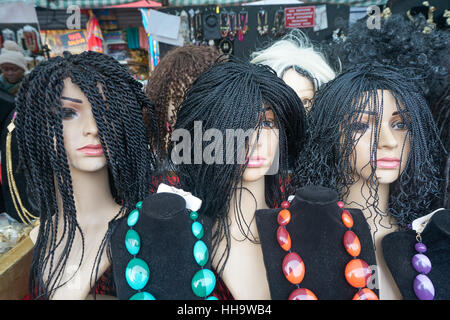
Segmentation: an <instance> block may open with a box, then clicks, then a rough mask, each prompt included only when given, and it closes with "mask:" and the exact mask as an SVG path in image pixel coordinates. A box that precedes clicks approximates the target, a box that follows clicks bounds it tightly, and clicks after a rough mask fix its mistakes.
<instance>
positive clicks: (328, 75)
mask: <svg viewBox="0 0 450 320" xmlns="http://www.w3.org/2000/svg"><path fill="white" fill-rule="evenodd" d="M251 58H252V61H251V62H252V63H260V64H264V65H267V66H269V67H271V68H272V69H274V70H275V72H276V73H277V75H278V76H279V77H280V78H282V79H283V80H284V82H286V84H287V85H289V86H290V87H291V88H292V89H294V91H295V92H296V93H297V95H298V96H299V98H300V99H301V100H302V102H303V105H304V106H305V108H306V109H307V110H309V109H310V107H311V104H312V101H313V98H314V94H315V92H316V91H317V90H318V89H319V88H320V87H321V86H322V85H323V84H324V83H326V82H328V81H330V80H332V79H333V78H334V77H335V73H334V71H333V70H332V69H331V68H330V67H329V66H328V64H327V62H326V60H325V58H324V57H323V55H322V53H321V52H320V51H318V50H317V49H316V48H314V47H313V45H312V44H311V42H310V40H309V39H308V37H307V36H306V35H305V34H304V33H303V32H301V31H300V30H298V29H293V30H292V31H291V32H290V33H289V34H288V35H286V36H285V37H283V38H282V39H281V40H279V41H276V42H275V43H273V44H272V45H271V46H270V47H268V48H266V49H264V50H261V51H258V52H254V53H252V55H251Z"/></svg>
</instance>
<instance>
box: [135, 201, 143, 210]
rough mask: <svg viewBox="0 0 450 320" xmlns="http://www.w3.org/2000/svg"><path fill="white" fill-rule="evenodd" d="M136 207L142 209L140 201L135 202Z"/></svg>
mask: <svg viewBox="0 0 450 320" xmlns="http://www.w3.org/2000/svg"><path fill="white" fill-rule="evenodd" d="M136 208H138V209H142V201H139V202H138V203H136Z"/></svg>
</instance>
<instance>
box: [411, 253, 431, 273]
mask: <svg viewBox="0 0 450 320" xmlns="http://www.w3.org/2000/svg"><path fill="white" fill-rule="evenodd" d="M412 265H413V267H414V269H416V271H417V272H419V273H424V274H428V273H430V271H431V261H430V259H428V257H427V256H426V255H424V254H421V253H418V254H416V255H414V257H413V258H412Z"/></svg>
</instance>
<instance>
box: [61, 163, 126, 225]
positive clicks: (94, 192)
mask: <svg viewBox="0 0 450 320" xmlns="http://www.w3.org/2000/svg"><path fill="white" fill-rule="evenodd" d="M70 174H71V178H72V188H73V198H74V202H75V209H76V212H77V220H78V222H79V223H80V225H85V224H92V223H93V222H94V221H95V220H97V221H102V222H103V223H104V222H105V219H112V218H113V217H114V216H115V215H116V214H117V213H118V210H119V207H120V206H119V205H118V204H117V203H116V202H115V201H114V198H113V196H112V194H111V190H110V186H109V176H108V168H107V167H104V168H102V169H100V170H98V171H95V172H86V171H81V170H78V169H76V168H73V167H71V168H70ZM62 208H63V206H62V198H61V194H60V193H59V192H58V211H59V214H60V215H61V214H62V212H63V211H62ZM93 219H94V221H93ZM108 221H109V220H108Z"/></svg>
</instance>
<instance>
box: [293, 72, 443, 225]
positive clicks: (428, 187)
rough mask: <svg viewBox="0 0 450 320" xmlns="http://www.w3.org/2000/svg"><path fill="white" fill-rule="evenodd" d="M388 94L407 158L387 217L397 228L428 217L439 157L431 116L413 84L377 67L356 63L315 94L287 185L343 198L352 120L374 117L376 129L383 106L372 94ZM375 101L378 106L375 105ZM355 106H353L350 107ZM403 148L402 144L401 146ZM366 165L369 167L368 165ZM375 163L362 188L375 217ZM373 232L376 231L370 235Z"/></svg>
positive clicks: (352, 159)
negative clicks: (401, 128) (327, 190)
mask: <svg viewBox="0 0 450 320" xmlns="http://www.w3.org/2000/svg"><path fill="white" fill-rule="evenodd" d="M379 89H381V90H388V91H389V92H390V93H391V94H392V95H393V97H394V98H395V101H396V104H397V108H398V111H399V113H400V116H401V118H402V121H403V122H404V123H405V124H406V127H407V130H408V133H407V136H409V139H410V146H411V147H410V153H409V157H408V159H407V162H406V167H405V168H404V170H403V172H402V173H401V175H400V176H399V178H398V179H397V180H396V181H395V182H393V183H391V184H390V190H389V202H388V213H389V214H390V215H391V216H392V217H393V218H394V219H395V223H397V224H398V225H399V226H400V227H401V228H406V227H407V225H408V224H409V223H411V222H412V221H413V220H414V219H415V218H417V217H420V216H423V215H425V214H428V213H429V212H430V209H431V208H430V206H431V203H432V202H433V201H434V200H435V199H436V198H438V197H442V193H441V192H440V189H439V179H441V178H442V177H440V173H439V166H438V159H439V158H440V157H445V151H444V150H443V146H442V142H441V140H440V138H439V134H438V131H437V128H436V125H435V122H434V120H433V117H432V115H431V112H430V110H429V108H428V106H427V104H426V102H425V100H424V99H423V97H422V96H421V95H420V94H419V93H418V92H417V90H416V88H415V87H414V85H413V84H412V83H411V82H410V81H408V79H406V78H405V77H403V76H402V75H401V74H400V73H398V72H397V69H395V68H392V67H387V66H382V65H379V64H372V65H371V64H362V65H359V66H356V67H354V68H352V69H350V70H348V71H347V72H345V73H343V74H341V75H339V76H338V77H337V78H336V79H334V80H333V81H331V82H329V83H327V84H326V85H325V86H324V87H323V88H321V90H320V91H319V93H318V95H317V98H316V100H315V102H314V105H313V107H312V109H311V111H310V113H309V114H308V117H309V120H310V125H309V128H310V130H309V132H308V138H309V140H308V142H307V144H306V146H305V148H304V151H303V152H302V153H300V155H299V159H298V161H297V165H296V168H295V172H294V175H293V184H294V185H295V186H296V187H301V186H304V185H309V184H314V185H323V186H326V187H330V188H332V189H334V190H336V191H337V192H338V193H339V195H340V197H341V199H342V198H345V197H346V196H347V195H348V193H349V187H350V186H352V185H353V184H354V183H355V182H357V181H355V180H356V179H355V178H354V177H353V176H352V173H353V172H352V171H353V170H352V168H354V167H355V164H356V156H355V154H354V148H355V145H356V143H357V141H358V140H356V130H357V129H358V128H357V122H358V121H355V120H354V117H353V116H354V115H358V114H361V115H362V111H363V110H365V109H366V107H367V108H368V110H367V111H369V112H370V111H371V112H376V114H377V115H378V116H375V117H374V118H375V120H374V123H375V125H374V127H375V128H379V126H380V122H381V120H380V119H379V118H380V117H379V115H380V114H382V108H383V105H382V103H380V101H379V99H377V90H379ZM377 100H378V101H377ZM355 102H356V103H355ZM379 135H380V133H379V129H377V130H373V133H372V136H371V141H372V147H371V151H370V162H371V163H372V161H373V160H374V159H376V152H377V145H378V141H379ZM403 147H404V144H403ZM367 166H369V167H370V164H369V163H368V164H367ZM375 170H376V162H375V164H374V165H373V167H372V171H371V172H372V173H371V175H370V177H369V179H368V180H367V181H365V182H364V183H365V186H367V187H368V190H370V191H371V192H370V196H369V198H368V199H366V202H367V203H366V204H360V205H361V206H363V207H367V206H369V205H371V204H373V205H374V209H375V217H373V219H374V221H375V218H376V216H378V215H380V214H383V213H381V212H380V211H379V210H378V208H377V204H378V195H377V189H378V187H377V183H376V175H375ZM375 232H376V230H375Z"/></svg>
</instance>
